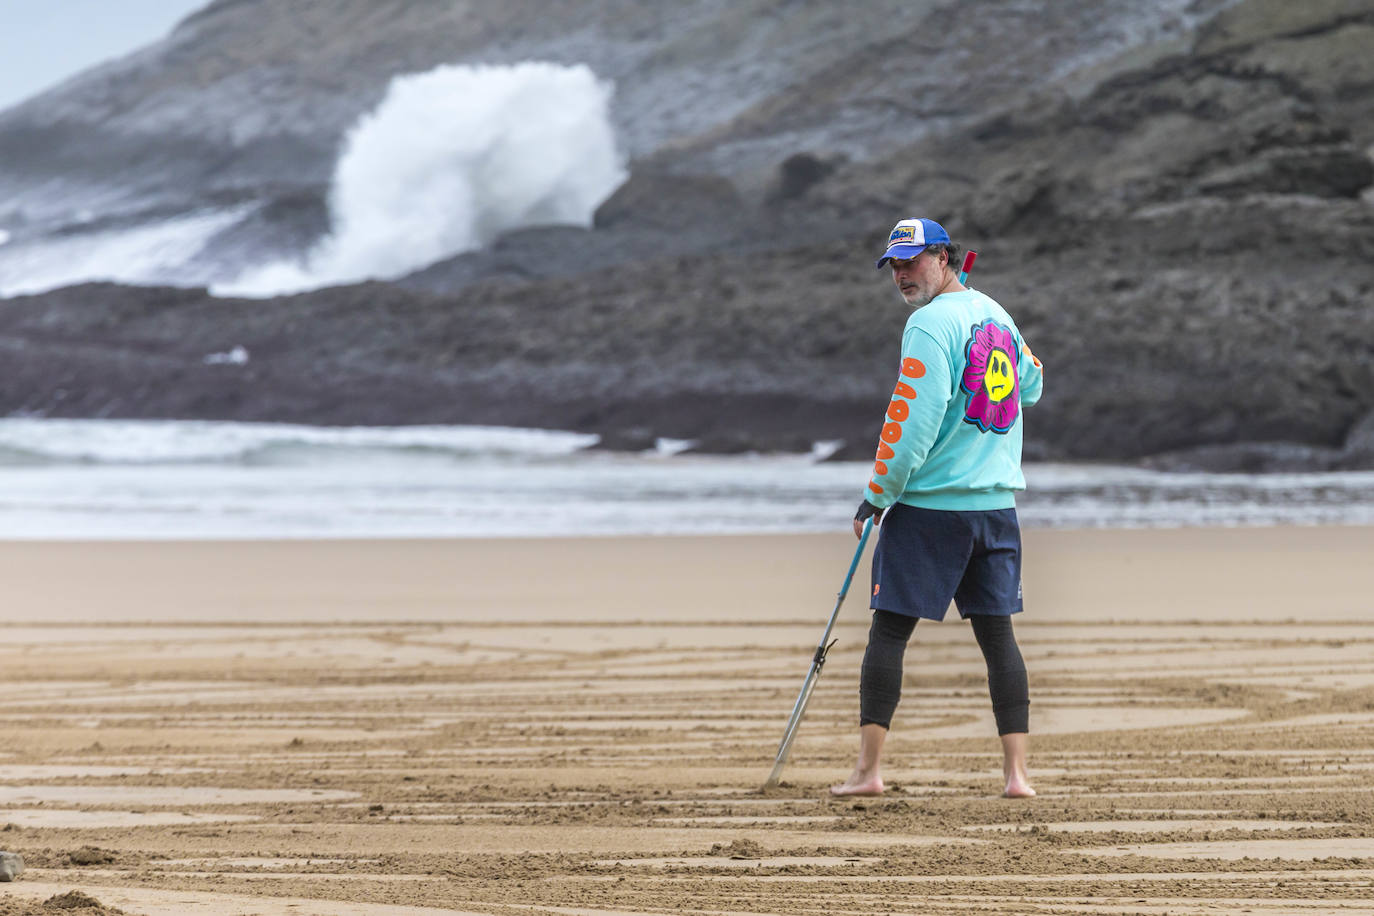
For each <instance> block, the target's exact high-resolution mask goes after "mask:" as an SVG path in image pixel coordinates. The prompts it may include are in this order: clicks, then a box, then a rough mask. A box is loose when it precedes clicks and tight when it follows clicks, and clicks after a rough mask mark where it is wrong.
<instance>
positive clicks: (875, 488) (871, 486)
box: [868, 480, 883, 493]
mask: <svg viewBox="0 0 1374 916" xmlns="http://www.w3.org/2000/svg"><path fill="white" fill-rule="evenodd" d="M868 488H869V489H870V490H872V491H873V492H874V493H881V492H883V488H882V487H880V486H878V485H877V484H876V483H874V482H873V481H871V480H870V481H869V482H868Z"/></svg>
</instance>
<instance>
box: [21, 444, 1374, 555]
mask: <svg viewBox="0 0 1374 916" xmlns="http://www.w3.org/2000/svg"><path fill="white" fill-rule="evenodd" d="M596 441H597V439H596V437H595V436H591V435H586V434H581V433H570V432H557V431H549V430H529V429H509V428H500V427H463V426H416V427H385V428H324V427H313V426H296V425H286V424H253V423H223V422H210V421H133V420H47V419H16V418H12V419H3V420H0V538H5V539H11V540H44V539H93V540H121V539H258V538H439V537H459V538H474V537H475V538H486V537H534V536H546V535H547V536H574V537H580V536H605V535H681V534H748V533H786V532H823V531H844V530H847V528H848V525H849V519H850V518H851V517H852V515H853V512H854V507H855V506H856V505H857V504H858V500H859V497H860V495H861V493H862V490H863V486H864V483H865V482H866V481H867V479H868V473H869V471H870V467H869V465H868V463H866V462H847V461H828V460H824V459H825V457H826V456H827V454H828V453H829V451H830V450H831V449H832V448H833V444H831V443H817V445H816V447H815V449H814V450H813V452H812V453H811V454H807V455H744V456H713V455H700V454H694V453H690V452H688V451H685V450H684V449H685V447H686V446H687V445H688V443H684V442H670V441H661V442H660V443H659V445H658V447H657V448H654V449H650V450H648V451H646V452H642V453H633V454H626V453H612V452H607V451H601V450H597V449H594V448H592V446H594V445H595V444H596ZM1026 478H1027V481H1028V484H1029V489H1028V490H1027V492H1026V493H1024V494H1022V495H1021V496H1020V497H1019V500H1018V502H1019V513H1020V516H1021V519H1022V522H1023V524H1024V525H1025V526H1026V527H1061V528H1062V527H1070V528H1101V527H1117V528H1139V527H1181V526H1194V525H1222V526H1238V525H1291V524H1309V525H1310V524H1361V525H1368V524H1374V472H1341V473H1322V474H1315V473H1314V474H1273V475H1247V474H1192V473H1190V474H1179V473H1162V472H1155V471H1148V470H1143V469H1140V468H1134V467H1121V466H1108V465H1059V464H1029V465H1027V467H1026Z"/></svg>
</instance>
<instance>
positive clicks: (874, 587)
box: [873, 583, 882, 598]
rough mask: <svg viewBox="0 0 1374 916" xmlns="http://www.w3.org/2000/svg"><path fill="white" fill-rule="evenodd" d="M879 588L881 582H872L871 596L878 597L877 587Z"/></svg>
mask: <svg viewBox="0 0 1374 916" xmlns="http://www.w3.org/2000/svg"><path fill="white" fill-rule="evenodd" d="M880 588H882V585H881V584H879V583H874V585H873V597H874V598H876V597H878V589H880Z"/></svg>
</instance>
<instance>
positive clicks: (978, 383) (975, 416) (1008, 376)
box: [959, 319, 1021, 433]
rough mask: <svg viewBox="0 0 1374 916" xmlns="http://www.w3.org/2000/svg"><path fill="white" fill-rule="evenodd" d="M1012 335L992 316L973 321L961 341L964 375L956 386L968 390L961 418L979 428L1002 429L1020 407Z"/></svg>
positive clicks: (985, 430) (1010, 422)
mask: <svg viewBox="0 0 1374 916" xmlns="http://www.w3.org/2000/svg"><path fill="white" fill-rule="evenodd" d="M1016 356H1017V348H1016V337H1015V336H1014V335H1013V334H1012V333H1011V331H1009V330H1007V329H1006V328H1004V327H1002V326H1001V325H1000V324H998V323H997V322H995V321H993V320H992V319H988V320H987V321H984V322H983V323H982V324H975V325H974V326H973V328H972V330H971V333H970V335H969V339H968V343H967V344H965V345H964V362H965V366H964V375H963V378H961V379H960V380H959V387H960V388H962V389H963V390H964V391H965V392H966V393H967V394H968V405H967V406H966V407H965V408H964V422H965V423H972V424H974V425H975V426H977V427H978V429H979V430H980V431H982V432H988V431H989V430H991V431H992V432H994V433H1005V432H1006V431H1007V430H1009V429H1011V427H1012V424H1013V423H1015V422H1016V416H1017V414H1018V413H1020V411H1021V383H1020V381H1019V380H1018V376H1017V371H1016Z"/></svg>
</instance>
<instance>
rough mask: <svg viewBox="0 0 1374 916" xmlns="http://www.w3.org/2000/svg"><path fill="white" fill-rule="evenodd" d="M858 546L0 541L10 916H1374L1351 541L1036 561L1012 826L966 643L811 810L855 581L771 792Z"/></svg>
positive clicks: (1349, 534) (827, 743)
mask: <svg viewBox="0 0 1374 916" xmlns="http://www.w3.org/2000/svg"><path fill="white" fill-rule="evenodd" d="M852 550H853V541H852V539H849V538H846V537H845V536H844V535H842V534H841V535H834V536H829V535H827V536H781V537H742V536H737V537H716V538H643V539H580V540H567V541H559V540H532V541H530V540H494V541H488V542H477V541H447V542H445V541H411V542H407V541H388V542H357V541H338V542H327V541H325V542H320V541H315V542H306V541H300V542H279V543H250V542H244V543H171V542H169V543H48V544H42V543H8V544H0V570H3V574H4V581H5V585H6V589H5V596H6V600H5V602H4V607H3V610H0V636H2V637H3V642H0V687H3V694H0V849H4V850H6V851H10V852H18V853H21V854H22V855H23V856H24V858H25V861H26V864H27V866H28V867H27V870H26V871H25V872H24V874H23V875H22V876H21V878H20V879H19V880H18V881H16V882H14V883H11V884H4V885H0V916H32V914H40V913H42V914H47V913H56V912H62V913H75V914H78V916H82V914H88V916H97V914H102V913H113V912H114V911H115V910H116V909H118V910H122V911H123V912H125V913H137V914H147V916H152V914H158V916H172V914H187V913H204V914H212V916H229V914H235V916H237V914H249V913H253V914H258V916H284V914H312V913H317V914H329V916H402V914H413V916H419V914H433V913H454V912H458V913H480V914H502V916H504V914H517V913H519V914H530V913H562V914H581V913H587V914H593V913H595V914H630V913H670V912H711V913H727V912H728V913H787V914H806V913H816V912H825V913H828V914H849V913H854V914H858V913H872V912H920V913H974V912H979V913H983V912H991V913H1027V912H1038V913H1160V914H1163V913H1175V914H1177V913H1204V912H1205V913H1242V912H1250V913H1260V914H1265V913H1268V914H1288V913H1303V914H1323V913H1337V912H1339V913H1342V914H1351V913H1357V914H1361V913H1362V914H1374V789H1371V788H1370V786H1371V781H1372V780H1374V653H1372V652H1371V647H1374V529H1371V528H1287V529H1278V528H1275V529H1227V530H1203V529H1197V530H1182V531H1178V530H1175V531H1076V532H1066V531H1034V530H1033V531H1028V532H1027V533H1026V556H1027V560H1026V562H1027V566H1026V577H1025V579H1026V581H1025V592H1026V602H1027V613H1026V614H1024V615H1022V616H1021V617H1020V618H1018V619H1017V632H1018V635H1019V637H1020V640H1021V643H1022V649H1023V652H1024V654H1025V656H1026V659H1027V664H1028V666H1029V669H1030V676H1031V686H1032V699H1033V705H1032V708H1031V722H1032V731H1033V752H1032V759H1031V774H1032V778H1033V780H1034V781H1035V784H1036V787H1037V789H1038V790H1039V791H1040V796H1039V797H1038V798H1035V799H1031V800H1022V801H1010V800H1005V799H1001V798H999V797H998V796H997V791H998V789H999V788H1000V782H999V758H998V756H997V754H996V746H997V745H996V737H995V729H994V728H993V723H992V715H991V711H990V710H989V709H988V708H987V706H988V703H987V694H986V683H985V678H984V673H983V670H982V662H981V658H980V656H979V654H978V650H977V647H976V646H975V644H974V642H973V639H972V635H971V633H970V632H969V631H968V628H967V626H966V625H964V624H961V623H960V622H958V620H957V617H955V616H954V615H951V618H950V619H948V620H947V621H946V622H944V623H943V624H938V625H930V624H924V623H923V624H921V626H919V627H918V628H917V632H916V637H915V639H914V641H913V643H912V646H911V649H910V650H909V652H908V655H907V675H906V683H905V696H904V699H903V703H902V705H901V707H900V708H899V710H898V713H897V719H896V721H895V723H894V730H893V732H892V735H891V737H890V738H889V741H888V754H887V761H888V765H887V770H886V773H885V776H886V778H887V781H888V785H889V790H888V793H887V795H886V796H884V797H882V798H879V799H850V800H844V801H838V800H833V799H830V798H828V797H827V796H826V792H825V789H826V786H827V785H828V784H829V783H830V782H832V781H837V780H839V779H842V778H843V777H844V776H845V775H846V774H847V773H848V770H849V767H850V766H851V764H852V757H853V753H854V749H855V719H856V707H857V690H858V668H859V661H860V658H861V655H862V650H863V644H864V637H865V633H866V626H867V611H866V609H865V606H866V601H865V600H864V599H865V593H866V575H867V573H866V567H863V568H861V570H860V573H859V575H858V576H857V577H856V579H857V584H856V586H855V588H854V590H853V591H852V592H851V595H850V597H849V600H848V601H847V602H846V606H845V609H844V611H843V612H842V614H841V618H840V623H839V625H838V626H837V628H836V631H835V636H836V637H838V639H839V642H838V644H837V645H836V646H835V648H834V649H833V650H832V652H831V654H830V660H829V662H828V663H827V665H826V669H825V674H824V676H823V677H822V679H821V682H820V686H819V688H818V689H817V692H816V694H815V697H814V699H813V702H812V705H811V709H810V712H809V713H808V716H807V719H806V722H805V724H804V726H803V728H802V731H801V734H800V737H799V738H798V740H797V743H796V745H795V748H794V750H793V755H792V761H791V763H790V765H789V766H788V768H787V770H786V772H785V774H784V777H783V784H782V785H781V786H780V787H778V788H776V789H772V790H769V791H767V792H762V791H760V789H759V786H760V784H761V783H762V782H763V780H764V778H765V777H766V776H767V774H768V771H769V769H770V767H771V764H772V759H773V754H774V752H775V750H776V747H777V741H778V739H779V737H780V736H781V732H782V728H783V725H784V723H785V721H786V718H787V714H788V712H789V711H790V709H791V705H792V701H793V699H794V698H795V695H796V691H797V689H798V688H799V687H800V684H801V680H802V678H803V677H804V675H805V673H806V670H807V667H808V665H809V664H810V658H811V654H812V651H813V650H814V648H815V643H816V640H817V639H818V638H819V637H820V633H821V631H822V629H823V628H824V625H825V621H826V618H827V617H828V615H829V613H830V609H831V607H832V605H833V602H834V596H835V592H836V590H837V589H838V587H839V584H840V579H841V577H842V576H843V573H844V570H845V568H846V567H847V565H848V562H849V557H850V555H851V553H852ZM70 891H79V892H80V893H81V894H85V895H87V896H88V897H89V898H90V901H89V904H88V905H87V906H85V907H75V908H67V909H62V908H59V906H58V903H59V902H61V901H59V902H54V903H52V904H48V905H45V904H44V901H46V900H50V899H52V898H54V897H55V896H56V895H59V894H66V893H67V892H70ZM66 902H67V903H72V902H73V901H72V899H71V898H69V899H67V901H66ZM78 902H79V901H78Z"/></svg>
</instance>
